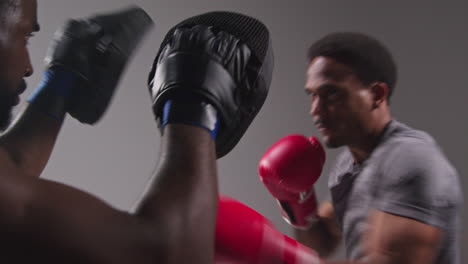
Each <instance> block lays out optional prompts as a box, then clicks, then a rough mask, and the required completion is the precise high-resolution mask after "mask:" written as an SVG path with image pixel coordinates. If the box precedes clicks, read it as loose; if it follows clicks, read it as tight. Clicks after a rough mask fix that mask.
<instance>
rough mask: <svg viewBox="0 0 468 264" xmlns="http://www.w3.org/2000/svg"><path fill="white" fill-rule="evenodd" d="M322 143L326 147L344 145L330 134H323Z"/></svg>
mask: <svg viewBox="0 0 468 264" xmlns="http://www.w3.org/2000/svg"><path fill="white" fill-rule="evenodd" d="M323 143H324V145H325V146H326V147H327V148H339V147H342V146H343V145H344V144H343V143H342V142H341V140H339V139H338V138H335V137H331V136H330V135H324V136H323Z"/></svg>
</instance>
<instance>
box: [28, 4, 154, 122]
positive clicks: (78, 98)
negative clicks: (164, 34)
mask: <svg viewBox="0 0 468 264" xmlns="http://www.w3.org/2000/svg"><path fill="white" fill-rule="evenodd" d="M152 24H153V22H152V20H151V18H150V17H149V16H148V14H146V12H145V11H143V10H142V9H141V8H138V7H132V8H128V9H126V10H123V11H119V12H115V13H112V14H104V15H96V16H93V17H90V18H87V19H72V20H69V21H68V22H67V23H66V24H65V25H64V26H63V27H62V28H60V29H59V30H58V31H57V32H56V33H55V36H54V40H53V41H52V43H51V45H50V47H49V50H48V53H47V57H46V59H45V62H46V69H47V70H46V72H45V74H44V80H43V82H42V84H41V85H40V86H39V87H38V88H37V89H36V90H35V91H34V93H33V94H32V95H31V97H30V98H29V99H28V101H29V102H30V103H31V104H33V105H34V106H37V107H38V109H39V110H40V111H43V112H44V113H46V114H47V115H49V116H51V117H53V118H55V119H58V120H62V119H63V117H64V115H65V113H67V112H68V113H69V114H70V115H71V116H73V117H74V118H76V119H77V120H79V121H80V122H82V123H87V124H94V123H95V122H97V121H98V120H99V119H100V118H101V117H102V115H103V114H104V112H105V111H106V109H107V107H108V105H109V103H110V100H111V99H112V96H113V94H114V92H115V89H116V87H117V84H118V82H119V80H120V78H121V75H122V72H123V70H124V68H125V66H126V64H127V62H128V60H129V59H130V57H131V55H132V53H133V51H134V50H135V48H136V47H137V45H138V43H139V42H140V40H141V39H142V38H143V36H144V34H145V33H146V32H147V31H148V29H149V28H150V27H151V26H152Z"/></svg>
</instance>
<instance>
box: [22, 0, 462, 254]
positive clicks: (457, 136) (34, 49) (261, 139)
mask: <svg viewBox="0 0 468 264" xmlns="http://www.w3.org/2000/svg"><path fill="white" fill-rule="evenodd" d="M38 2H39V3H38V4H39V8H38V15H39V22H40V24H41V32H39V33H38V34H37V36H36V37H34V38H33V39H32V40H31V43H30V51H31V57H32V61H33V66H34V68H35V74H34V75H33V76H32V77H30V78H29V79H28V84H29V85H28V86H29V88H28V90H27V91H26V93H25V94H24V95H23V99H26V97H27V96H28V95H29V94H30V93H31V91H32V90H33V88H34V87H35V86H36V85H37V84H38V83H39V82H40V79H41V72H42V69H43V57H44V56H45V53H46V49H47V46H48V44H49V41H50V39H51V38H52V36H53V32H54V31H55V30H56V29H57V27H59V26H60V25H61V24H62V23H63V22H64V21H65V20H66V18H68V17H81V16H87V15H89V14H92V13H95V12H102V11H107V10H112V9H115V8H122V7H125V6H128V5H130V4H137V5H140V6H142V7H143V8H144V9H146V10H147V12H148V13H149V14H150V15H151V16H152V17H153V19H154V20H155V22H156V24H157V25H156V27H155V28H154V29H153V30H152V32H151V33H150V35H149V36H148V37H147V38H146V39H145V42H144V43H143V44H142V45H141V47H140V49H139V50H138V52H137V53H136V55H135V57H134V58H133V59H132V61H131V63H130V65H129V67H128V70H127V72H126V74H125V76H124V78H123V79H122V81H121V84H120V88H119V90H118V93H117V94H116V97H115V99H114V101H113V102H112V104H111V106H110V109H109V111H108V112H107V114H106V116H105V117H104V119H103V120H102V121H101V122H99V123H98V124H97V125H96V126H93V127H91V126H87V125H82V124H80V123H78V122H77V121H75V120H73V119H71V118H68V119H67V120H66V122H65V125H64V127H63V130H62V132H61V134H60V136H59V138H58V141H57V144H56V147H55V150H54V152H53V155H52V157H51V160H50V162H49V164H48V165H47V168H46V170H45V171H44V173H43V176H42V177H44V178H47V179H51V180H55V181H59V182H63V183H67V184H70V185H72V186H75V187H76V188H79V189H82V190H84V191H87V192H89V193H92V194H94V195H96V196H98V197H100V198H101V199H103V200H105V201H107V202H108V203H109V204H110V205H112V206H114V207H116V208H119V209H122V210H129V209H130V208H131V207H132V206H133V205H134V203H135V202H136V200H137V199H138V197H139V195H140V193H141V191H142V190H143V189H144V186H145V185H146V183H147V181H148V179H149V177H150V175H151V173H152V171H153V169H154V167H155V165H156V162H157V159H158V153H159V152H158V149H159V143H160V136H159V132H158V130H157V127H156V124H155V122H154V118H153V114H152V112H151V101H150V98H149V96H148V90H147V87H146V80H147V73H148V71H149V69H150V66H151V64H152V60H153V58H154V55H155V54H156V51H157V50H158V48H159V44H160V43H161V41H162V38H163V36H164V35H165V33H166V32H167V31H168V30H169V28H170V27H172V26H173V25H174V24H176V23H178V22H179V21H181V20H182V19H185V18H187V17H189V16H193V15H196V14H199V13H203V12H207V11H213V10H229V11H237V12H242V13H245V14H248V15H251V16H254V17H257V18H259V19H260V20H262V21H263V22H264V23H265V24H266V25H267V26H268V27H269V29H270V31H271V34H272V38H273V46H274V52H275V60H276V67H275V70H274V78H273V82H272V85H271V89H270V94H269V96H268V98H267V101H266V103H265V105H264V107H263V108H262V110H261V112H260V113H259V115H258V116H257V118H256V119H255V120H254V122H253V124H252V125H251V127H250V128H249V130H248V131H247V133H246V134H245V136H244V137H243V139H242V140H241V141H240V143H239V144H238V145H237V147H236V148H235V149H234V150H233V151H232V152H231V153H230V154H229V155H227V156H226V157H224V158H223V159H221V160H220V161H219V163H218V164H219V166H218V171H219V186H220V191H221V192H222V193H224V194H227V195H230V196H232V197H234V198H236V199H238V200H240V201H241V202H243V203H245V204H247V205H248V206H250V207H252V208H253V209H255V210H257V211H258V212H260V213H261V214H263V215H264V216H266V217H267V218H269V219H270V220H272V221H273V222H274V224H275V226H276V227H277V228H278V229H279V230H280V231H281V232H283V233H286V234H289V235H290V234H291V232H290V229H289V227H288V226H287V224H285V223H284V222H283V220H282V218H281V216H280V213H279V211H278V209H277V205H276V203H275V202H274V200H273V199H272V198H271V197H270V195H269V193H267V191H266V190H265V188H264V187H263V186H262V184H261V183H260V181H259V179H258V174H257V164H258V161H259V159H260V157H261V156H262V154H263V153H264V152H265V150H266V149H267V148H268V147H269V146H271V145H272V144H273V143H274V142H276V141H277V140H279V139H280V138H282V137H283V136H286V135H288V134H292V133H300V134H305V135H318V131H317V130H316V129H315V128H314V127H313V126H312V122H311V118H310V116H309V115H308V112H309V101H308V98H307V97H306V96H305V94H304V92H303V85H304V72H305V68H306V66H307V63H306V59H305V54H306V50H307V48H308V46H309V45H310V44H311V43H312V42H313V41H315V40H317V39H318V38H320V37H321V36H323V35H324V34H326V33H329V32H332V31H350V30H351V31H360V32H364V33H369V34H371V35H373V36H375V37H377V38H378V39H380V40H381V41H383V42H384V43H385V44H386V45H387V46H388V47H389V48H390V50H391V51H392V52H393V54H394V56H395V59H396V61H397V63H398V66H399V80H398V84H397V88H396V91H395V94H394V97H393V99H392V110H393V113H394V116H395V117H396V118H397V119H398V120H400V121H403V122H406V123H408V124H409V125H411V126H413V127H415V128H419V129H423V130H426V131H427V132H429V133H430V134H431V135H432V136H434V137H435V139H436V140H437V141H438V142H439V144H440V145H441V147H442V148H443V150H444V152H445V153H446V155H447V156H448V158H449V159H450V161H451V162H452V163H453V164H454V165H455V167H456V168H457V169H458V171H459V174H460V176H461V183H462V184H463V190H464V193H465V197H466V193H468V187H467V186H468V181H467V180H466V178H464V177H466V175H467V174H468V163H467V162H466V157H467V156H468V155H467V154H468V152H467V149H468V144H467V140H466V136H467V135H468V133H467V132H468V125H467V120H466V114H467V112H468V106H467V103H468V92H467V90H468V52H467V49H468V33H467V26H468V16H467V15H466V14H467V11H468V2H466V1H344V0H343V1H312V0H310V1H283V0H256V1H254V0H250V1H248V0H236V1H233V0H230V1H229V0H192V1H183V0H170V1H169V0H167V1H163V0H136V1H131V0H79V1H78V0H38ZM23 104H24V102H23ZM338 151H339V150H327V161H328V162H327V163H326V166H325V171H324V174H323V176H322V178H321V179H320V180H319V182H318V184H317V186H316V188H315V189H316V192H317V193H318V196H319V199H321V200H322V199H326V198H327V196H328V195H329V194H328V191H327V188H326V182H327V176H326V175H327V173H328V171H329V168H330V164H331V161H332V160H334V158H335V156H336V155H337V153H338ZM465 200H466V198H465ZM70 210H73V208H70ZM465 215H466V212H465ZM462 221H463V223H464V224H463V225H464V226H467V223H468V217H464V218H463V220H462ZM465 229H466V228H465ZM467 245H468V238H467V232H466V230H465V232H464V235H462V241H461V247H462V251H465V252H466V251H468V246H467ZM342 256H343V252H342V250H341V252H339V253H337V255H336V256H335V258H336V257H338V258H339V257H342ZM467 262H468V254H466V253H465V256H464V261H462V263H467Z"/></svg>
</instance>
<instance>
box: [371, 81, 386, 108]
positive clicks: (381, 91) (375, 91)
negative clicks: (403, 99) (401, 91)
mask: <svg viewBox="0 0 468 264" xmlns="http://www.w3.org/2000/svg"><path fill="white" fill-rule="evenodd" d="M371 85H372V87H371V89H372V90H371V91H372V96H373V99H374V104H373V105H374V107H375V108H377V107H379V106H380V105H381V104H382V103H384V102H387V103H388V94H389V92H390V90H389V88H388V85H387V84H386V83H384V82H375V83H372V84H371Z"/></svg>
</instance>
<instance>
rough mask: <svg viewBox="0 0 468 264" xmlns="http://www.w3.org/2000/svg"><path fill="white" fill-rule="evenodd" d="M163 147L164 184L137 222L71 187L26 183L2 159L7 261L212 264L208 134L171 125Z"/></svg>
mask: <svg viewBox="0 0 468 264" xmlns="http://www.w3.org/2000/svg"><path fill="white" fill-rule="evenodd" d="M162 145H163V149H162V152H161V155H160V164H161V166H160V169H159V171H158V172H157V173H158V178H157V179H155V180H154V181H153V182H152V183H151V188H150V191H149V192H148V193H147V195H146V196H145V197H144V198H143V203H142V207H141V208H140V209H139V210H138V211H137V213H136V214H135V215H130V214H127V213H124V212H120V211H118V210H115V209H113V208H111V207H110V206H108V205H107V204H105V203H104V202H102V201H100V200H98V199H96V198H94V197H92V196H91V195H89V194H86V193H84V192H81V191H78V190H76V189H73V188H70V187H67V186H65V185H62V184H59V183H54V182H51V181H47V180H41V179H34V178H31V177H27V176H26V175H24V174H23V173H22V171H21V170H19V169H18V168H17V167H16V166H15V165H14V162H12V160H11V158H10V155H9V154H8V153H7V152H5V151H0V161H1V163H2V166H1V168H0V169H1V171H0V234H2V236H1V239H0V241H1V244H2V246H5V247H6V248H7V249H8V250H5V252H8V253H9V254H7V255H4V256H2V257H3V258H7V259H8V260H15V263H22V262H28V261H29V262H31V261H32V260H34V261H35V262H41V263H117V264H118V263H188V262H190V263H210V262H211V261H212V258H213V256H214V252H213V248H214V246H213V243H214V235H213V233H214V228H213V227H214V224H215V216H216V205H217V191H216V190H217V187H216V167H215V150H214V142H213V140H212V139H211V137H210V135H209V133H207V132H206V131H205V130H203V129H200V128H197V127H192V126H184V125H170V126H168V127H166V129H165V135H164V137H163V144H162ZM169 145H170V146H171V148H170V149H168V146H169ZM181 164H183V166H181ZM171 193H172V194H171ZM174 193H177V195H174ZM180 241H187V243H188V244H187V245H180ZM177 242H179V244H177ZM22 252H28V254H24V253H22ZM20 253H21V254H20Z"/></svg>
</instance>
